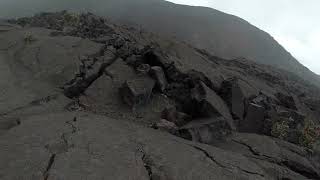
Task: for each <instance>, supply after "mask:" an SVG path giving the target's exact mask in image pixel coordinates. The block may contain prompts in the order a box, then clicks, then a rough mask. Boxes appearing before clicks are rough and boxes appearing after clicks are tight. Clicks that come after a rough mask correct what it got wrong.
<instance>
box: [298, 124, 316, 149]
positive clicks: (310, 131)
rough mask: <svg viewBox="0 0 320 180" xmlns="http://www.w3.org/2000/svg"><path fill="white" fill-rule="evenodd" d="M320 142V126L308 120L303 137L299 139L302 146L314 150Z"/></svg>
mask: <svg viewBox="0 0 320 180" xmlns="http://www.w3.org/2000/svg"><path fill="white" fill-rule="evenodd" d="M319 141H320V126H316V125H315V124H314V123H313V122H312V121H311V120H306V123H305V126H304V128H303V131H302V135H301V136H300V138H299V143H300V145H301V146H304V147H307V148H312V147H313V145H314V144H316V143H319Z"/></svg>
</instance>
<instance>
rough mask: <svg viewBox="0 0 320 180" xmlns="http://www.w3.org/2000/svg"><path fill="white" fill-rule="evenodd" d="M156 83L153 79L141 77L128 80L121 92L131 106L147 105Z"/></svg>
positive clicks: (124, 99)
mask: <svg viewBox="0 0 320 180" xmlns="http://www.w3.org/2000/svg"><path fill="white" fill-rule="evenodd" d="M154 85H155V82H154V80H153V79H151V78H149V77H140V78H136V79H132V80H128V81H126V82H125V83H124V84H123V86H122V87H121V88H120V89H119V93H120V96H121V97H122V99H123V101H124V102H125V103H126V104H127V105H129V106H131V107H136V106H139V105H145V104H147V103H148V102H149V99H150V97H151V94H152V90H153V88H154Z"/></svg>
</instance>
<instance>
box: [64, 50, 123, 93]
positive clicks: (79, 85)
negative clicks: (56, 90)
mask: <svg viewBox="0 0 320 180" xmlns="http://www.w3.org/2000/svg"><path fill="white" fill-rule="evenodd" d="M118 58H119V55H118V54H115V56H114V57H113V58H112V59H111V60H110V61H109V62H105V63H103V64H102V65H101V66H100V68H99V70H98V72H96V73H93V74H92V75H90V76H89V77H86V78H82V77H81V75H80V78H81V79H80V80H79V81H77V77H78V78H79V75H77V77H75V78H74V79H72V80H71V82H68V83H66V85H68V84H72V85H71V86H69V87H67V88H65V89H64V94H65V96H67V97H68V98H74V97H79V96H80V95H81V94H83V93H84V91H85V90H86V89H87V88H88V87H90V86H91V84H92V83H94V82H95V81H96V80H97V79H98V78H99V77H101V76H102V75H103V74H104V73H105V69H106V68H107V67H108V66H110V65H112V64H113V63H114V62H115V61H116V60H117V59H118ZM84 71H85V70H84Z"/></svg>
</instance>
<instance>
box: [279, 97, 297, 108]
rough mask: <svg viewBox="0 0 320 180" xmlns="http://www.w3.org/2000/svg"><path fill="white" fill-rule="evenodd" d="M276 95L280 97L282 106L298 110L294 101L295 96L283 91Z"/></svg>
mask: <svg viewBox="0 0 320 180" xmlns="http://www.w3.org/2000/svg"><path fill="white" fill-rule="evenodd" d="M276 97H277V98H278V99H279V101H280V104H279V105H281V106H283V107H286V108H289V109H293V110H297V106H296V103H295V101H294V98H293V97H292V96H290V95H285V94H283V93H277V94H276Z"/></svg>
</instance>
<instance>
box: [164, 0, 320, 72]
mask: <svg viewBox="0 0 320 180" xmlns="http://www.w3.org/2000/svg"><path fill="white" fill-rule="evenodd" d="M168 1H171V2H174V3H177V4H187V5H194V6H206V7H212V8H214V9H217V10H220V11H223V12H225V13H228V14H233V15H236V16H238V17H241V18H243V19H245V20H247V21H248V22H250V23H251V24H253V25H255V26H257V27H258V28H260V29H262V30H264V31H266V32H268V33H269V34H270V35H271V36H273V37H274V38H275V39H276V40H277V41H278V42H279V43H280V44H281V45H282V46H283V47H284V48H285V49H286V50H287V51H289V52H290V53H291V54H292V55H293V56H294V57H295V58H296V59H297V60H298V61H300V62H301V63H302V64H304V65H305V66H306V67H308V68H309V69H310V70H312V71H313V72H315V73H317V74H319V75H320V0H304V1H303V0H168Z"/></svg>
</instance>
